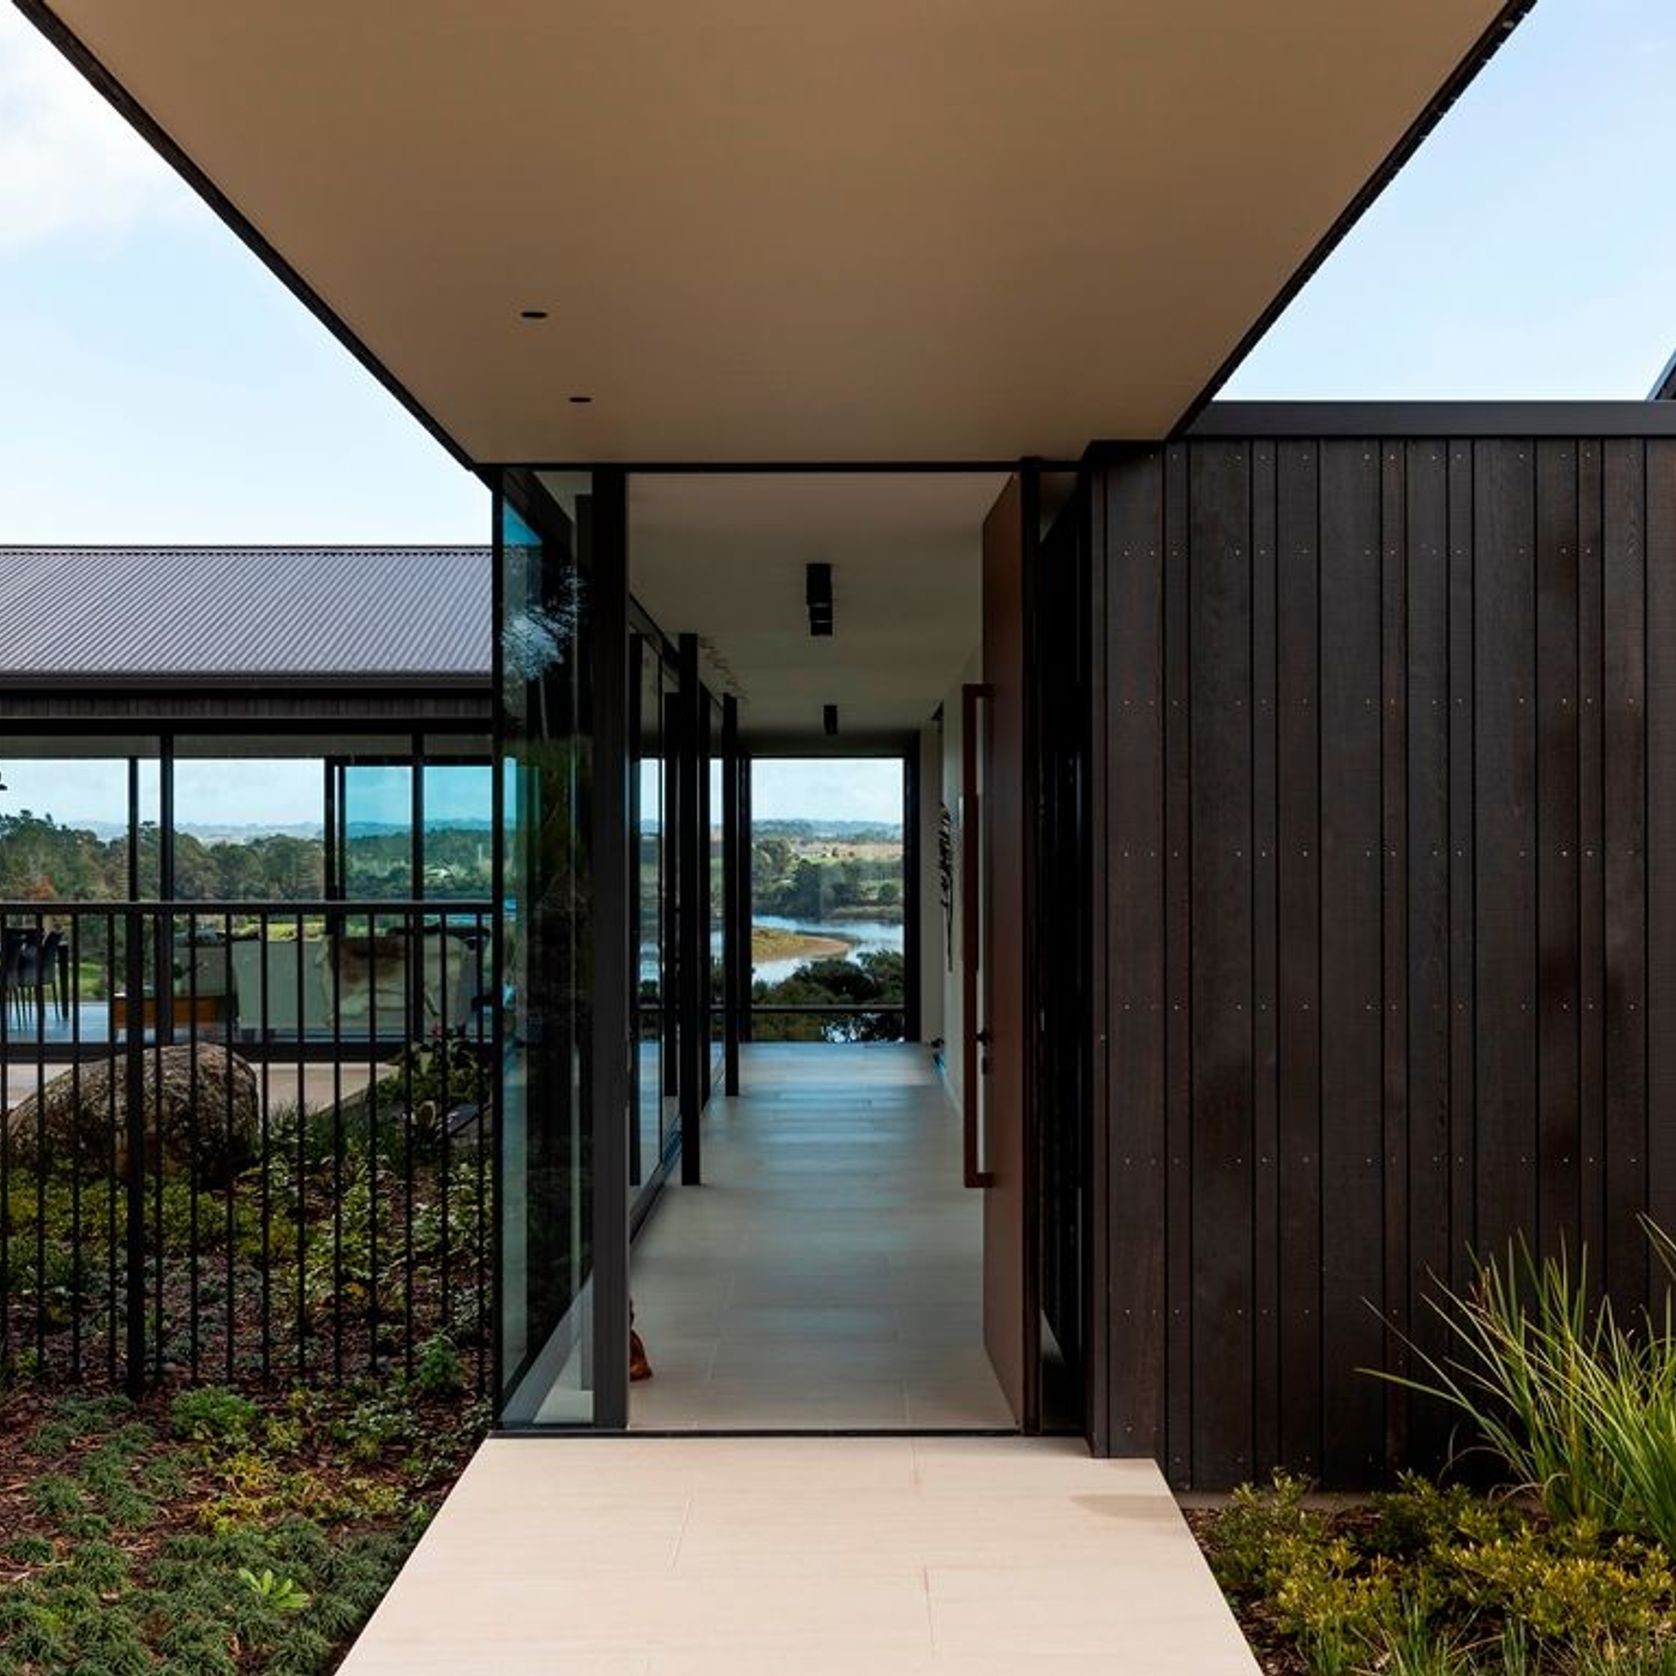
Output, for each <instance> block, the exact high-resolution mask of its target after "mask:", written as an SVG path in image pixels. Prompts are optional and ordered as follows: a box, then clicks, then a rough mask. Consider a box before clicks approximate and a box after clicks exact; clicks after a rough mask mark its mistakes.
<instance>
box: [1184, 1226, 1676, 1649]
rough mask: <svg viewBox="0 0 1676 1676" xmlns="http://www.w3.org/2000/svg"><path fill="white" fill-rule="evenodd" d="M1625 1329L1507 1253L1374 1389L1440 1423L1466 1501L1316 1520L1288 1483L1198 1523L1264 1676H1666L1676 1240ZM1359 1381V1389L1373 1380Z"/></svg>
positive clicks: (1318, 1508) (1552, 1262)
mask: <svg viewBox="0 0 1676 1676" xmlns="http://www.w3.org/2000/svg"><path fill="white" fill-rule="evenodd" d="M1646 1231H1647V1237H1648V1239H1649V1240H1650V1242H1651V1244H1652V1248H1653V1251H1654V1253H1655V1256H1656V1257H1657V1259H1658V1261H1659V1264H1660V1265H1661V1266H1662V1269H1663V1272H1664V1273H1665V1275H1666V1278H1667V1285H1666V1288H1665V1297H1664V1299H1663V1301H1662V1303H1660V1304H1659V1305H1658V1306H1657V1307H1655V1308H1654V1309H1651V1310H1645V1311H1640V1312H1638V1313H1637V1314H1636V1315H1635V1316H1634V1318H1633V1319H1623V1318H1620V1316H1619V1315H1618V1314H1617V1313H1615V1312H1614V1310H1613V1308H1612V1305H1611V1303H1610V1302H1609V1301H1608V1300H1606V1299H1604V1298H1601V1297H1598V1296H1597V1295H1596V1293H1595V1290H1594V1289H1593V1288H1592V1287H1591V1285H1590V1281H1589V1276H1588V1267H1587V1262H1586V1259H1585V1260H1579V1261H1578V1262H1576V1263H1575V1264H1574V1263H1572V1262H1571V1261H1569V1260H1568V1258H1567V1256H1566V1255H1565V1254H1564V1253H1563V1252H1562V1253H1560V1254H1559V1255H1557V1256H1554V1257H1549V1258H1542V1259H1538V1258H1536V1257H1534V1256H1533V1255H1532V1254H1531V1252H1530V1251H1529V1249H1528V1248H1527V1247H1526V1246H1524V1245H1523V1244H1519V1243H1515V1244H1514V1245H1512V1246H1511V1247H1510V1248H1509V1250H1508V1252H1507V1254H1506V1256H1505V1258H1504V1259H1499V1260H1498V1259H1492V1260H1489V1261H1486V1262H1484V1263H1483V1264H1481V1265H1480V1266H1479V1269H1478V1274H1477V1278H1476V1280H1475V1282H1474V1284H1473V1285H1472V1286H1471V1288H1469V1290H1468V1291H1467V1292H1465V1293H1464V1294H1459V1295H1457V1294H1453V1293H1450V1292H1447V1291H1441V1292H1440V1294H1439V1296H1438V1297H1437V1298H1436V1299H1435V1300H1434V1301H1433V1305H1432V1307H1434V1308H1435V1309H1436V1310H1437V1312H1438V1314H1439V1316H1440V1317H1441V1319H1442V1321H1443V1322H1444V1323H1445V1324H1446V1326H1447V1338H1448V1345H1449V1349H1448V1352H1447V1353H1446V1354H1442V1355H1437V1356H1432V1355H1428V1354H1427V1353H1425V1352H1424V1351H1422V1350H1421V1349H1420V1348H1419V1347H1418V1346H1413V1345H1411V1346H1410V1348H1411V1350H1412V1352H1413V1354H1414V1356H1415V1358H1416V1364H1417V1366H1418V1367H1419V1369H1420V1371H1419V1372H1418V1373H1417V1374H1416V1375H1415V1376H1413V1377H1398V1376H1394V1375H1391V1374H1389V1373H1384V1372H1377V1371H1376V1372H1375V1376H1376V1377H1379V1378H1384V1379H1391V1380H1393V1381H1394V1382H1395V1383H1397V1384H1400V1385H1403V1386H1406V1387H1407V1388H1409V1389H1411V1390H1413V1391H1415V1392H1417V1393H1420V1394H1422V1395H1423V1396H1425V1397H1426V1398H1429V1399H1431V1400H1436V1401H1441V1402H1443V1403H1445V1404H1447V1405H1448V1406H1449V1407H1450V1408H1451V1409H1453V1410H1454V1412H1455V1414H1456V1416H1457V1419H1458V1421H1459V1426H1458V1429H1457V1441H1458V1451H1459V1453H1458V1456H1457V1459H1459V1458H1461V1457H1464V1456H1467V1455H1477V1456H1487V1457H1489V1458H1490V1460H1491V1461H1492V1462H1493V1463H1494V1465H1495V1467H1496V1469H1497V1473H1498V1476H1499V1477H1500V1479H1501V1480H1502V1487H1501V1488H1500V1489H1499V1490H1497V1491H1495V1492H1493V1493H1490V1494H1481V1493H1477V1492H1475V1491H1473V1490H1470V1489H1468V1488H1466V1487H1465V1486H1464V1485H1461V1484H1451V1485H1449V1486H1448V1487H1447V1488H1443V1487H1439V1486H1438V1485H1435V1484H1432V1483H1430V1482H1429V1481H1427V1480H1426V1479H1424V1478H1421V1477H1418V1476H1413V1475H1411V1476H1407V1477H1405V1478H1403V1479H1402V1480H1401V1481H1400V1483H1399V1486H1398V1488H1397V1489H1396V1490H1394V1491H1392V1492H1389V1493H1387V1494H1384V1495H1381V1496H1377V1497H1375V1498H1373V1499H1372V1500H1371V1501H1369V1502H1365V1503H1359V1504H1355V1505H1349V1506H1328V1505H1324V1504H1322V1503H1321V1502H1319V1500H1318V1499H1316V1498H1312V1497H1311V1496H1310V1495H1309V1494H1308V1491H1309V1486H1308V1484H1307V1483H1305V1482H1304V1481H1303V1480H1301V1479H1297V1478H1291V1477H1287V1476H1285V1475H1280V1476H1277V1477H1276V1479H1275V1481H1274V1483H1273V1484H1272V1485H1271V1486H1269V1487H1267V1488H1264V1489H1261V1490H1259V1489H1254V1488H1251V1487H1249V1486H1247V1487H1246V1488H1244V1489H1241V1490H1239V1491H1236V1492H1235V1494H1234V1496H1233V1497H1232V1499H1231V1501H1230V1502H1229V1504H1228V1506H1227V1507H1226V1508H1224V1509H1222V1510H1220V1511H1219V1512H1217V1513H1215V1514H1207V1515H1202V1516H1199V1517H1198V1518H1197V1521H1196V1528H1197V1529H1198V1531H1199V1534H1200V1538H1201V1540H1202V1542H1203V1543H1204V1546H1205V1549H1206V1552H1207V1554H1208V1556H1209V1558H1210V1561H1211V1564H1212V1567H1213V1568H1214V1570H1215V1572H1216V1575H1217V1577H1218V1579H1219V1580H1220V1582H1221V1583H1222V1585H1223V1587H1224V1589H1225V1590H1226V1591H1227V1592H1228V1594H1229V1596H1230V1598H1231V1599H1232V1600H1233V1602H1234V1603H1235V1605H1236V1607H1237V1609H1238V1610H1239V1612H1240V1615H1241V1618H1242V1621H1243V1622H1244V1623H1245V1625H1246V1628H1247V1630H1248V1632H1249V1633H1250V1634H1251V1636H1252V1639H1253V1641H1254V1642H1255V1643H1256V1645H1257V1646H1258V1648H1259V1650H1260V1651H1261V1652H1262V1653H1263V1656H1264V1660H1265V1664H1266V1667H1267V1668H1268V1669H1270V1670H1272V1671H1282V1672H1308V1673H1309V1676H1363V1673H1366V1676H1377V1673H1387V1672H1388V1673H1390V1676H1676V1582H1673V1579H1672V1560H1671V1556H1672V1555H1673V1554H1676V1317H1673V1313H1672V1302H1671V1296H1670V1292H1671V1287H1670V1284H1669V1282H1672V1281H1676V1243H1673V1242H1672V1240H1671V1239H1670V1238H1669V1236H1668V1235H1666V1234H1665V1233H1664V1232H1663V1231H1662V1230H1661V1229H1659V1228H1657V1227H1655V1226H1653V1225H1652V1224H1651V1223H1648V1224H1646ZM1370 1371H1372V1370H1370Z"/></svg>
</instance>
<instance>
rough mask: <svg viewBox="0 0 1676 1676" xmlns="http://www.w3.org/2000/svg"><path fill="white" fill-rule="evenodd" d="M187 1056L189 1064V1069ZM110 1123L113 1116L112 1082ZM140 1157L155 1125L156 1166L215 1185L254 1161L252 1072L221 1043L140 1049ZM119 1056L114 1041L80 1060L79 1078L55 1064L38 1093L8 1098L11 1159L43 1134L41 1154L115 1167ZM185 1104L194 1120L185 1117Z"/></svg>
mask: <svg viewBox="0 0 1676 1676" xmlns="http://www.w3.org/2000/svg"><path fill="white" fill-rule="evenodd" d="M194 1060H195V1061H196V1071H194ZM113 1081H114V1083H115V1088H116V1094H115V1106H114V1109H115V1123H114V1126H113V1123H112V1109H113V1106H112V1094H111V1087H112V1083H113ZM143 1083H144V1089H145V1109H146V1162H147V1164H148V1166H150V1167H153V1168H154V1167H155V1161H156V1159H157V1156H158V1148H159V1135H161V1150H162V1160H163V1173H164V1174H165V1175H169V1176H180V1177H183V1178H187V1177H190V1176H191V1175H192V1173H193V1170H194V1154H196V1173H197V1179H198V1181H199V1182H200V1183H201V1184H202V1185H204V1186H211V1187H213V1186H218V1185H220V1184H221V1183H223V1182H226V1181H227V1180H229V1179H230V1178H231V1177H232V1176H235V1175H237V1174H238V1172H239V1171H240V1170H242V1169H244V1168H246V1167H247V1166H248V1165H250V1164H251V1163H253V1162H255V1160H256V1157H257V1135H258V1132H259V1130H260V1127H261V1103H260V1097H259V1095H258V1092H257V1083H256V1073H255V1072H254V1071H253V1070H252V1069H251V1068H250V1065H249V1064H248V1063H247V1062H246V1061H245V1060H243V1059H240V1058H239V1057H238V1056H237V1055H236V1054H233V1053H229V1052H228V1051H227V1049H226V1048H224V1047H217V1046H213V1045H211V1044H208V1043H203V1042H200V1043H199V1044H198V1045H197V1046H196V1047H192V1046H190V1045H187V1046H179V1047H166V1048H163V1049H162V1050H161V1051H158V1050H157V1049H155V1048H150V1047H148V1048H147V1049H146V1051H145V1075H144V1079H143ZM127 1099H128V1063H127V1056H126V1055H125V1054H124V1053H123V1052H122V1051H121V1050H120V1049H119V1050H118V1052H117V1054H116V1055H115V1057H114V1058H112V1059H101V1060H96V1061H94V1062H93V1063H91V1064H84V1065H83V1066H82V1067H81V1073H80V1076H79V1078H78V1077H74V1076H72V1075H71V1074H70V1073H69V1072H68V1071H64V1072H62V1073H60V1074H59V1075H58V1076H56V1077H55V1078H54V1079H53V1080H52V1081H51V1082H49V1083H48V1084H47V1085H46V1086H45V1087H44V1088H42V1089H41V1090H40V1092H39V1093H38V1094H32V1095H30V1096H29V1098H28V1099H26V1100H23V1101H20V1102H19V1103H18V1105H16V1106H15V1107H13V1109H12V1112H11V1116H10V1119H9V1126H10V1129H11V1161H12V1165H13V1167H14V1168H16V1167H18V1166H19V1165H20V1164H22V1165H28V1164H31V1163H33V1162H34V1160H35V1153H36V1147H37V1143H38V1142H40V1141H44V1142H45V1146H44V1151H45V1154H46V1163H47V1164H48V1166H49V1167H52V1168H57V1169H70V1168H72V1167H73V1166H74V1165H75V1164H76V1162H77V1160H78V1158H79V1161H80V1166H81V1171H82V1173H83V1174H84V1175H106V1174H108V1173H109V1172H110V1171H111V1169H112V1163H111V1158H112V1153H113V1146H114V1153H115V1159H116V1163H115V1169H116V1172H117V1174H118V1176H119V1177H120V1176H121V1175H122V1174H123V1173H124V1172H125V1171H126V1170H127V1167H128V1105H127ZM194 1106H196V1120H195V1121H194Z"/></svg>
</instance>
